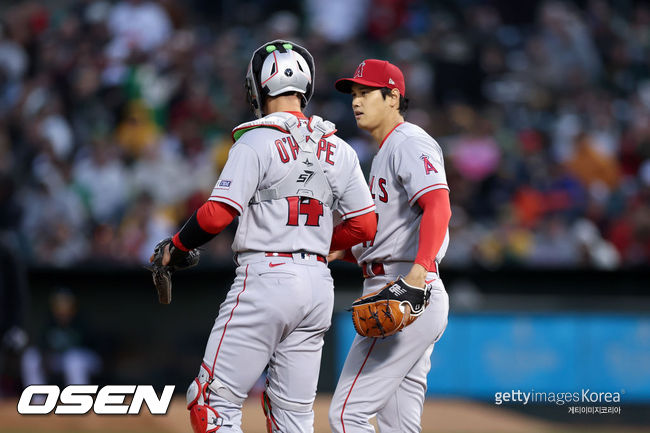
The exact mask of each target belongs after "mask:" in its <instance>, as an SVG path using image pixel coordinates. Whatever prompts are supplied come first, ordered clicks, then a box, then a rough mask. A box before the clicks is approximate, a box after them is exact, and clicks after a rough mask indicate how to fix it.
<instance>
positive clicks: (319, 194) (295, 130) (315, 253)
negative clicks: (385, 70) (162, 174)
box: [154, 40, 376, 433]
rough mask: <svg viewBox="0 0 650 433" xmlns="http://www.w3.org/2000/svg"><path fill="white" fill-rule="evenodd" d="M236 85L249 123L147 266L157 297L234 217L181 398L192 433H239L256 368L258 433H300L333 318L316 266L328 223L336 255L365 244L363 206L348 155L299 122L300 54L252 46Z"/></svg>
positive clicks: (305, 93)
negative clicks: (263, 432)
mask: <svg viewBox="0 0 650 433" xmlns="http://www.w3.org/2000/svg"><path fill="white" fill-rule="evenodd" d="M246 85H247V89H248V99H249V102H250V105H251V108H252V110H253V112H254V113H255V115H256V117H257V118H258V120H255V121H252V122H248V123H245V124H243V125H240V126H238V127H236V128H235V129H234V130H233V140H234V144H233V146H232V149H231V150H230V153H229V156H228V160H227V162H226V165H225V167H224V169H223V171H222V173H221V175H220V177H219V179H218V180H217V182H216V185H215V186H214V190H213V192H212V195H211V196H210V198H209V199H208V201H207V202H206V203H205V204H203V205H202V206H201V207H200V208H199V209H198V211H197V212H196V213H195V214H194V215H193V216H192V217H191V218H190V219H189V220H188V221H187V222H186V224H185V225H184V226H183V228H182V229H181V230H180V231H179V233H177V234H176V235H175V236H174V237H173V238H171V239H170V240H168V241H166V242H165V243H164V244H163V245H162V246H161V247H159V248H158V250H159V254H158V257H154V263H156V261H158V262H159V265H160V266H159V267H158V270H159V271H161V273H159V274H158V278H159V280H158V283H161V281H160V280H165V278H167V284H165V282H164V281H162V283H161V285H160V287H162V289H163V291H164V290H167V289H168V288H169V287H170V285H169V280H168V276H169V275H170V272H169V271H170V270H175V269H178V268H182V267H186V266H187V265H188V264H190V265H191V264H193V262H194V260H193V258H194V256H192V255H191V254H190V251H193V249H195V248H196V247H198V246H199V245H201V244H203V243H205V242H207V241H209V240H210V239H211V238H212V237H214V236H215V234H217V233H219V232H220V231H221V230H223V228H224V227H225V226H227V225H228V224H229V223H230V222H231V221H232V220H233V218H234V217H235V216H239V226H238V228H237V232H236V235H235V240H234V243H233V251H234V252H235V261H236V263H237V265H238V267H237V270H236V278H235V280H234V282H233V284H232V286H231V288H230V290H229V292H228V294H227V297H226V299H225V301H224V302H223V303H222V304H221V306H220V308H219V314H218V317H217V318H216V321H215V324H214V326H213V328H212V331H211V333H210V336H209V339H208V342H207V347H206V350H205V355H204V357H203V362H202V364H201V366H200V368H199V373H198V376H197V377H196V378H195V379H194V381H193V382H192V383H191V385H190V387H189V389H188V391H187V408H188V409H189V411H190V420H191V424H192V428H193V430H194V432H195V433H210V432H215V431H217V430H219V431H220V432H241V431H242V430H241V427H240V425H241V407H242V402H243V401H244V400H245V399H246V397H247V395H248V392H249V390H250V389H251V388H252V387H253V385H254V384H255V382H256V381H257V380H258V378H259V377H260V375H261V374H262V372H263V371H264V369H265V367H267V364H268V374H267V383H266V390H265V392H264V394H263V398H262V406H263V410H264V413H265V415H266V419H267V429H268V431H269V432H283V433H291V432H312V431H313V410H312V405H313V402H314V399H315V396H316V384H317V380H318V373H319V367H320V358H321V349H322V346H323V334H324V333H325V331H326V330H327V329H328V328H329V326H330V321H331V314H332V308H333V283H332V278H331V275H330V271H329V269H328V267H327V262H326V259H325V256H326V255H327V254H328V252H329V251H330V243H331V242H332V237H333V219H332V212H333V211H335V210H336V211H338V212H339V213H340V214H341V215H342V218H343V223H342V224H340V225H339V226H337V230H336V231H337V233H340V235H339V237H342V238H343V240H337V241H336V245H344V246H346V247H350V246H352V245H354V244H356V243H358V242H361V241H364V240H371V239H372V237H373V236H374V234H375V230H376V218H375V214H374V209H375V205H374V202H373V200H372V198H371V196H370V193H369V189H368V185H367V183H366V181H365V179H364V177H363V173H362V172H361V169H360V167H359V162H358V159H357V156H356V153H355V152H354V150H352V148H351V147H350V146H349V145H348V144H347V143H345V142H344V141H343V140H341V139H340V138H338V137H337V136H336V135H334V134H335V132H336V130H335V128H334V125H333V124H332V123H330V122H327V121H324V120H323V119H321V118H319V117H317V116H312V117H311V118H306V117H305V116H304V115H303V114H302V109H303V108H304V107H305V106H306V104H307V103H308V102H309V99H310V98H311V96H312V93H313V88H314V62H313V59H312V56H311V55H310V53H309V52H308V51H307V50H306V49H304V48H303V47H301V46H299V45H297V44H295V43H293V42H289V41H282V40H275V41H272V42H269V43H266V44H264V45H262V46H261V47H260V48H259V49H257V50H256V51H255V53H254V54H253V57H252V59H251V61H250V63H249V66H248V73H247V76H246ZM160 256H162V258H160ZM176 266H177V267H176ZM154 278H156V273H154ZM169 299H170V298H169V297H168V296H162V297H161V301H163V302H164V301H167V302H168V301H169Z"/></svg>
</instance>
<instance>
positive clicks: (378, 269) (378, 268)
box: [361, 262, 438, 278]
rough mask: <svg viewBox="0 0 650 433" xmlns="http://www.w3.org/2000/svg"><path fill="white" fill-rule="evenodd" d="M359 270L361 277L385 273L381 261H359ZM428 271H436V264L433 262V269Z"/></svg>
mask: <svg viewBox="0 0 650 433" xmlns="http://www.w3.org/2000/svg"><path fill="white" fill-rule="evenodd" d="M361 272H363V278H370V277H376V276H378V275H385V274H386V271H384V264H383V263H368V262H363V263H361ZM429 272H434V273H436V274H437V273H438V264H437V263H435V262H434V263H433V269H429Z"/></svg>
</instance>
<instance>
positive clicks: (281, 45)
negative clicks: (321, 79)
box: [246, 39, 314, 118]
mask: <svg viewBox="0 0 650 433" xmlns="http://www.w3.org/2000/svg"><path fill="white" fill-rule="evenodd" d="M246 89H247V97H248V102H249V104H250V106H251V109H252V110H253V112H254V113H255V116H256V117H258V118H260V117H262V116H264V115H265V113H263V107H264V100H265V98H266V97H267V96H278V95H281V94H283V93H287V92H297V93H300V94H301V107H302V108H305V106H306V105H307V103H308V102H309V100H310V99H311V97H312V95H313V93H314V59H313V58H312V56H311V54H309V51H307V50H306V49H305V48H303V47H301V46H300V45H298V44H296V43H294V42H290V41H285V40H280V39H278V40H274V41H271V42H267V43H266V44H264V45H262V46H261V47H259V48H258V49H257V50H255V53H253V57H252V58H251V61H250V63H249V64H248V72H247V73H246ZM266 114H268V113H266Z"/></svg>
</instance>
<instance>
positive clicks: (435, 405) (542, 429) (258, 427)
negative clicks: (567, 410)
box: [0, 395, 650, 433]
mask: <svg viewBox="0 0 650 433" xmlns="http://www.w3.org/2000/svg"><path fill="white" fill-rule="evenodd" d="M329 401H330V396H329V395H321V396H319V397H318V399H317V401H316V404H315V407H314V410H315V414H316V415H315V427H314V432H315V433H328V432H330V429H329V425H328V421H327V408H328V405H329ZM142 412H143V413H141V414H140V415H138V416H120V415H104V416H98V415H95V414H88V415H20V414H18V413H17V412H16V401H12V400H2V401H0V433H49V432H56V433H61V432H65V433H116V432H119V433H192V429H191V427H190V425H189V420H188V414H187V410H186V409H185V399H184V398H183V397H176V398H174V400H173V401H172V404H171V405H170V408H169V412H168V414H167V415H157V416H154V415H150V414H149V413H148V411H147V409H146V408H145V409H143V411H142ZM242 427H243V430H244V432H245V433H266V428H265V420H264V415H263V414H262V411H261V409H260V406H259V399H258V398H255V397H251V398H249V400H247V401H246V403H245V404H244V416H243V425H242ZM641 432H649V433H650V426H648V427H643V426H622V425H602V426H598V425H584V426H580V425H572V424H562V423H556V422H551V421H546V420H541V419H539V418H536V417H533V416H528V415H526V414H522V413H521V412H516V411H513V410H509V409H506V408H502V407H497V406H494V405H489V404H487V403H477V402H473V401H465V400H453V399H435V400H427V402H426V404H425V409H424V415H423V418H422V433H641Z"/></svg>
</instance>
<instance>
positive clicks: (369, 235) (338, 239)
mask: <svg viewBox="0 0 650 433" xmlns="http://www.w3.org/2000/svg"><path fill="white" fill-rule="evenodd" d="M376 232H377V214H375V212H367V213H364V214H362V215H358V216H355V217H352V218H348V219H346V220H344V221H343V222H342V223H340V224H339V225H337V226H336V227H334V232H333V233H332V243H331V245H330V250H331V251H337V250H346V249H348V248H351V247H352V246H353V245H357V244H359V243H361V242H364V241H370V240H372V239H374V237H375V233H376Z"/></svg>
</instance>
